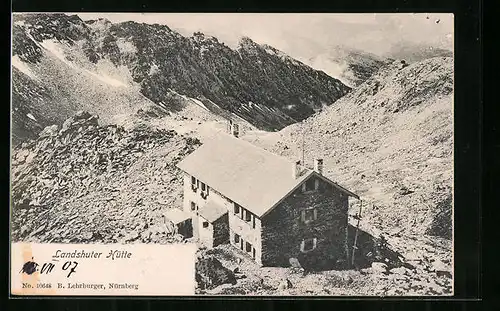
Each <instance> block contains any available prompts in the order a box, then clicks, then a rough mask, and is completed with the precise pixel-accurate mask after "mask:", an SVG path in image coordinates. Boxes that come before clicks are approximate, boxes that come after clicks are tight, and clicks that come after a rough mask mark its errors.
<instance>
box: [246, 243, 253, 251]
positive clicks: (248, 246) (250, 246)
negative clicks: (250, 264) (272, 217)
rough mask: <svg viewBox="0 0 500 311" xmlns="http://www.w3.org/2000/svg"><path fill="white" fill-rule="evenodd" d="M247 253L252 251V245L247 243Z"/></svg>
mask: <svg viewBox="0 0 500 311" xmlns="http://www.w3.org/2000/svg"><path fill="white" fill-rule="evenodd" d="M246 251H247V252H249V253H250V252H251V251H252V244H250V243H248V242H246Z"/></svg>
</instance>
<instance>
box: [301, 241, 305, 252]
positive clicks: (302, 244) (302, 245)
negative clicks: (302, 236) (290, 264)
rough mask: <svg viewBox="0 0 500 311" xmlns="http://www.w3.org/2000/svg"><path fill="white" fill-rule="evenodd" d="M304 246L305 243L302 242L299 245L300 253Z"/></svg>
mask: <svg viewBox="0 0 500 311" xmlns="http://www.w3.org/2000/svg"><path fill="white" fill-rule="evenodd" d="M304 245H305V241H304V240H302V242H301V243H300V251H301V252H304Z"/></svg>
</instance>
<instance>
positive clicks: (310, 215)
mask: <svg viewBox="0 0 500 311" xmlns="http://www.w3.org/2000/svg"><path fill="white" fill-rule="evenodd" d="M317 218H318V214H317V211H316V209H315V208H308V209H305V210H303V211H302V221H303V222H304V223H308V222H311V221H314V220H316V219H317Z"/></svg>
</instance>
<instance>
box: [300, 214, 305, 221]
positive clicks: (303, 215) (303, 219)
mask: <svg viewBox="0 0 500 311" xmlns="http://www.w3.org/2000/svg"><path fill="white" fill-rule="evenodd" d="M300 216H301V220H302V222H306V211H301V213H300Z"/></svg>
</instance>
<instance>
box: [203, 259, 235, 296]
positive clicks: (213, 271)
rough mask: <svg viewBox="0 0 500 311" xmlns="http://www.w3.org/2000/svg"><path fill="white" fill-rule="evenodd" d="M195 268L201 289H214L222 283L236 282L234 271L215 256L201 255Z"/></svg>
mask: <svg viewBox="0 0 500 311" xmlns="http://www.w3.org/2000/svg"><path fill="white" fill-rule="evenodd" d="M195 270H196V282H197V283H198V287H199V288H200V289H212V288H215V287H217V286H219V285H222V284H233V285H234V284H236V276H235V274H234V272H233V271H231V270H230V269H228V268H226V267H224V266H223V265H222V263H221V262H220V261H219V260H218V259H217V258H215V257H213V256H201V257H199V258H198V260H197V262H196V265H195Z"/></svg>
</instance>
